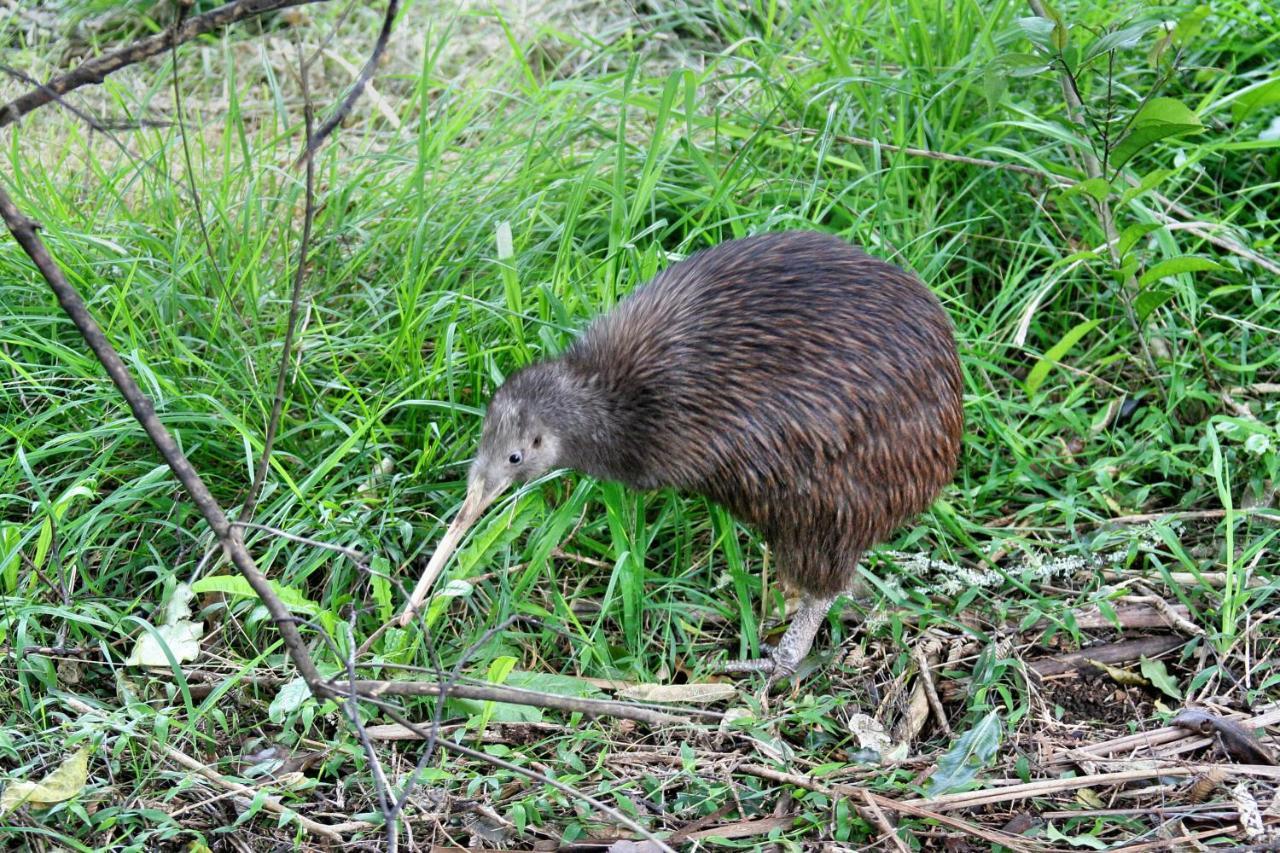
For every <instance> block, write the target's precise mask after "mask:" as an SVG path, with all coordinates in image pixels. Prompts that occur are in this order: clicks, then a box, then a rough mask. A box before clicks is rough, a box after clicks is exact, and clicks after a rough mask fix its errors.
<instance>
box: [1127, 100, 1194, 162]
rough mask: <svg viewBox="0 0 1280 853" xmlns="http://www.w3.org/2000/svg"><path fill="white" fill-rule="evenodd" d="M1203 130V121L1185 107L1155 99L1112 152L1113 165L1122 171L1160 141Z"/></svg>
mask: <svg viewBox="0 0 1280 853" xmlns="http://www.w3.org/2000/svg"><path fill="white" fill-rule="evenodd" d="M1203 129H1204V126H1203V125H1201V124H1200V118H1199V117H1198V116H1197V115H1196V114H1195V113H1194V112H1192V111H1191V110H1190V109H1188V108H1187V107H1186V106H1184V105H1183V104H1181V103H1179V102H1178V101H1175V100H1174V99H1173V98H1152V99H1151V100H1150V101H1148V102H1147V103H1146V104H1144V105H1143V107H1142V109H1140V110H1138V113H1137V115H1135V116H1134V117H1133V122H1132V129H1131V130H1130V131H1129V133H1128V134H1127V135H1126V136H1125V137H1124V138H1123V139H1121V140H1120V141H1119V142H1117V143H1116V145H1115V147H1114V148H1112V149H1111V165H1112V166H1113V167H1115V168H1119V167H1120V166H1122V165H1124V164H1125V163H1127V162H1128V161H1129V160H1130V159H1131V158H1132V157H1133V156H1134V155H1135V154H1137V153H1138V152H1140V151H1142V150H1143V149H1144V148H1148V147H1149V146H1151V145H1152V144H1154V143H1155V142H1158V141H1159V140H1161V139H1165V138H1167V137H1170V136H1181V135H1184V134H1188V133H1199V132H1200V131H1201V130H1203Z"/></svg>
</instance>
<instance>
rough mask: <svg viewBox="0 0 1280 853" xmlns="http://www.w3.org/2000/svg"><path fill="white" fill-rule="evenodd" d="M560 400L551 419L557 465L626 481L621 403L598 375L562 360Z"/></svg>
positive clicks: (625, 441)
mask: <svg viewBox="0 0 1280 853" xmlns="http://www.w3.org/2000/svg"><path fill="white" fill-rule="evenodd" d="M559 366H560V367H561V369H562V370H563V371H564V373H563V375H564V378H565V381H564V383H563V384H562V386H561V393H562V394H563V399H562V400H560V401H559V403H560V405H558V406H557V407H556V409H557V411H556V413H555V415H553V418H554V420H555V422H556V426H557V427H558V432H559V436H560V452H559V454H558V456H559V460H558V462H559V464H560V465H561V466H562V467H565V468H573V469H574V470H577V471H581V472H583V473H584V474H590V475H591V476H593V477H600V478H602V479H607V480H624V481H625V480H627V479H628V478H627V477H626V469H627V467H628V463H627V461H626V448H627V446H628V444H629V442H628V440H627V439H628V436H627V434H626V430H625V424H624V423H623V419H624V406H623V405H622V401H621V400H620V399H619V394H618V391H617V389H614V388H612V387H610V385H609V383H608V381H607V380H606V379H605V378H604V377H602V376H601V375H600V374H598V373H595V372H592V371H591V370H589V369H585V368H584V367H582V366H580V365H576V364H574V363H572V362H571V361H568V360H565V361H562V362H561V363H560V365H559Z"/></svg>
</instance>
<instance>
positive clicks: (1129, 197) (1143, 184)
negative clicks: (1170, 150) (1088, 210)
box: [1120, 169, 1173, 230]
mask: <svg viewBox="0 0 1280 853" xmlns="http://www.w3.org/2000/svg"><path fill="white" fill-rule="evenodd" d="M1172 174H1173V170H1172V169H1153V170H1151V171H1150V172H1148V173H1147V174H1145V175H1143V176H1142V180H1140V181H1138V183H1137V184H1136V185H1135V186H1132V187H1129V189H1127V190H1125V191H1124V192H1123V193H1122V194H1121V195H1120V203H1121V204H1128V203H1129V202H1131V201H1133V200H1134V199H1135V198H1137V197H1138V196H1140V195H1142V194H1143V193H1146V192H1150V191H1151V190H1153V189H1155V188H1156V187H1158V186H1160V184H1162V183H1164V179H1165V178H1167V177H1169V176H1170V175H1172ZM1130 227H1133V226H1130ZM1147 230H1152V229H1151V228H1148V229H1147Z"/></svg>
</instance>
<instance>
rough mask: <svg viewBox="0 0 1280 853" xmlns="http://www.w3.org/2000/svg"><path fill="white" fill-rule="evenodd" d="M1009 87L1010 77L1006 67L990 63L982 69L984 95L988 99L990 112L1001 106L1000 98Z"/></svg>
mask: <svg viewBox="0 0 1280 853" xmlns="http://www.w3.org/2000/svg"><path fill="white" fill-rule="evenodd" d="M1008 88H1009V78H1008V76H1007V75H1006V74H1005V71H1004V69H1002V68H1000V67H999V66H998V65H996V64H995V63H990V64H988V65H987V67H986V68H984V69H983V70H982V95H983V97H984V98H986V100H987V110H988V112H994V111H995V109H996V107H998V106H1000V99H1001V98H1002V97H1004V93H1005V90H1006V89H1008Z"/></svg>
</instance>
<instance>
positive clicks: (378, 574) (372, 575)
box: [369, 556, 395, 622]
mask: <svg viewBox="0 0 1280 853" xmlns="http://www.w3.org/2000/svg"><path fill="white" fill-rule="evenodd" d="M369 570H370V571H369V591H370V592H371V593H372V594H373V603H374V604H375V605H377V607H378V618H380V619H381V620H382V621H383V622H390V621H391V616H392V614H393V613H395V605H394V604H393V603H392V601H391V580H390V577H391V562H390V561H389V560H388V559H387V558H386V557H382V556H377V557H374V558H373V559H372V560H370V561H369Z"/></svg>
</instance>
